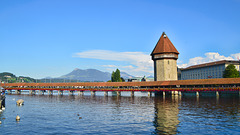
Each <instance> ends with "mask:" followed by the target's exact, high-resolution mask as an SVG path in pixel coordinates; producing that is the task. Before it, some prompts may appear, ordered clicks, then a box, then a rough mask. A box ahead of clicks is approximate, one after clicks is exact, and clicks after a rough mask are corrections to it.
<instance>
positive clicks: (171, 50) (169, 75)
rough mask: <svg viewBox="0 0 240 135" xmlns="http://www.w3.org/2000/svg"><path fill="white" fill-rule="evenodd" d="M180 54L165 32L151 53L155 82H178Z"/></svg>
mask: <svg viewBox="0 0 240 135" xmlns="http://www.w3.org/2000/svg"><path fill="white" fill-rule="evenodd" d="M178 54H179V52H178V51H177V49H176V48H175V47H174V45H173V44H172V42H171V41H170V40H169V38H168V37H167V35H166V34H165V33H164V32H163V34H162V36H161V37H160V39H159V40H158V42H157V45H156V46H155V48H154V50H153V51H152V53H151V56H152V60H153V61H154V81H168V80H177V78H178V76H177V59H178Z"/></svg>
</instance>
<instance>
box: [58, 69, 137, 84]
mask: <svg viewBox="0 0 240 135" xmlns="http://www.w3.org/2000/svg"><path fill="white" fill-rule="evenodd" d="M121 77H123V78H124V79H128V78H133V77H134V76H132V75H129V74H127V73H126V72H121ZM59 78H64V79H71V80H79V81H90V82H93V81H102V82H106V81H108V80H111V73H109V72H102V71H100V70H97V69H86V70H82V69H78V68H76V69H74V70H73V71H72V72H71V73H69V74H66V75H63V76H61V77H58V79H59Z"/></svg>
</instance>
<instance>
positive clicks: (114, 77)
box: [111, 69, 122, 82]
mask: <svg viewBox="0 0 240 135" xmlns="http://www.w3.org/2000/svg"><path fill="white" fill-rule="evenodd" d="M111 81H112V82H122V79H121V75H120V70H119V69H116V71H115V72H114V71H113V72H112V76H111Z"/></svg>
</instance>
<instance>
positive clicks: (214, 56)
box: [178, 52, 240, 68]
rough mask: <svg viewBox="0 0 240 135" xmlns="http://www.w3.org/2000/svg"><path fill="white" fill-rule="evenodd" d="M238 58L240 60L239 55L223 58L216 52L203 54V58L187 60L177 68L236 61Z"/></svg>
mask: <svg viewBox="0 0 240 135" xmlns="http://www.w3.org/2000/svg"><path fill="white" fill-rule="evenodd" d="M238 58H240V53H236V54H231V55H230V56H223V55H220V54H219V53H217V52H208V53H205V57H195V58H191V59H189V61H188V63H185V64H179V65H178V67H180V68H185V67H189V66H192V65H196V64H202V63H207V62H213V61H219V60H237V59H238Z"/></svg>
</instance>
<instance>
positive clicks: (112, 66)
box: [102, 65, 117, 68]
mask: <svg viewBox="0 0 240 135" xmlns="http://www.w3.org/2000/svg"><path fill="white" fill-rule="evenodd" d="M102 66H103V67H109V68H115V67H117V66H116V65H102Z"/></svg>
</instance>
